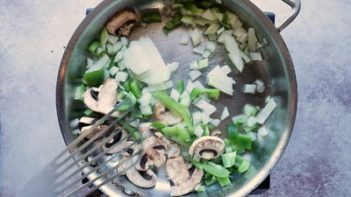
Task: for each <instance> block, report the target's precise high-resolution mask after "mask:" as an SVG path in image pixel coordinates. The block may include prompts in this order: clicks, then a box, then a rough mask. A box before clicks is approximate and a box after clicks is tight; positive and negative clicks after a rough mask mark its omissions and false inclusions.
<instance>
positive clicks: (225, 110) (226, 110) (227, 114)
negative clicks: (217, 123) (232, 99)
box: [220, 107, 230, 120]
mask: <svg viewBox="0 0 351 197" xmlns="http://www.w3.org/2000/svg"><path fill="white" fill-rule="evenodd" d="M229 116H230V114H229V110H228V107H224V109H223V112H222V114H221V117H220V120H224V119H226V118H228V117H229Z"/></svg>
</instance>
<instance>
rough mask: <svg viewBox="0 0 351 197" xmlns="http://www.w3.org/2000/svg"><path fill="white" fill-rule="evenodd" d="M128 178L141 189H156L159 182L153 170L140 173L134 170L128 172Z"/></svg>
mask: <svg viewBox="0 0 351 197" xmlns="http://www.w3.org/2000/svg"><path fill="white" fill-rule="evenodd" d="M126 176H127V178H128V179H129V181H130V182H132V183H133V184H134V185H136V186H138V187H141V188H151V187H154V186H155V185H156V182H157V176H156V174H155V173H154V172H153V171H152V170H147V171H138V170H137V169H135V168H133V169H130V170H128V171H127V173H126Z"/></svg>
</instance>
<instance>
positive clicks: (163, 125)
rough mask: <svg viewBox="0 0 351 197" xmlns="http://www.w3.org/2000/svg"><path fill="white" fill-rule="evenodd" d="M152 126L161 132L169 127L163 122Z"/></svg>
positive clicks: (157, 122)
mask: <svg viewBox="0 0 351 197" xmlns="http://www.w3.org/2000/svg"><path fill="white" fill-rule="evenodd" d="M151 126H152V127H153V128H155V129H158V130H161V129H164V128H166V127H167V126H166V125H165V124H163V123H162V122H159V121H156V122H153V123H152V124H151Z"/></svg>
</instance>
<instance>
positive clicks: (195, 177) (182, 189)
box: [171, 168, 204, 196]
mask: <svg viewBox="0 0 351 197" xmlns="http://www.w3.org/2000/svg"><path fill="white" fill-rule="evenodd" d="M203 175H204V172H203V171H202V170H199V169H197V168H196V169H195V170H194V172H193V174H192V175H191V177H190V178H189V179H188V180H186V181H184V182H183V183H181V184H178V185H174V186H172V187H171V195H172V196H182V195H185V194H187V193H189V192H192V191H194V189H195V188H196V187H197V186H198V185H200V184H201V180H202V177H203Z"/></svg>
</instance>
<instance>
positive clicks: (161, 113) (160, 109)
mask: <svg viewBox="0 0 351 197" xmlns="http://www.w3.org/2000/svg"><path fill="white" fill-rule="evenodd" d="M155 117H156V119H158V120H159V121H160V122H162V123H163V124H166V125H176V124H178V123H180V122H181V121H182V119H181V118H179V117H177V116H175V115H174V114H172V112H170V111H167V110H166V108H165V106H163V105H162V104H161V103H156V104H155Z"/></svg>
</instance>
